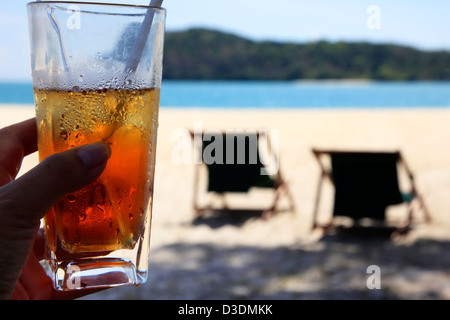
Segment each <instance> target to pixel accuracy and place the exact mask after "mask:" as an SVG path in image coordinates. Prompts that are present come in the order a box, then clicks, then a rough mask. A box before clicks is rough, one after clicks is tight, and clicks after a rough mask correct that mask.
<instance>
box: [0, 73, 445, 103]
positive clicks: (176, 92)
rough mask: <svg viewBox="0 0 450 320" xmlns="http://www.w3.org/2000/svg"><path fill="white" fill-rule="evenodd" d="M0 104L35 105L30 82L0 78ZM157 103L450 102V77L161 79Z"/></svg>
mask: <svg viewBox="0 0 450 320" xmlns="http://www.w3.org/2000/svg"><path fill="white" fill-rule="evenodd" d="M0 103H14V104H33V90H32V85H31V83H0ZM160 104H161V107H187V108H189V107H208V108H209V107H212V108H233V107H237V108H394V107H395V108H396V107H406V108H417V107H450V81H448V82H447V81H446V82H352V81H299V82H287V81H286V82H285V81H172V80H171V81H163V85H162V89H161V103H160Z"/></svg>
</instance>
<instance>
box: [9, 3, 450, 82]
mask: <svg viewBox="0 0 450 320" xmlns="http://www.w3.org/2000/svg"><path fill="white" fill-rule="evenodd" d="M27 2H29V1H26V0H6V1H2V9H1V11H0V80H2V81H8V80H17V81H30V80H31V77H30V66H29V45H28V24H27V23H28V22H27V15H26V8H25V5H26V3H27ZM97 2H116V3H117V2H123V3H132V4H146V2H147V1H142V0H135V1H133V0H121V1H116V0H107V1H97ZM372 5H375V6H376V7H377V8H379V13H380V15H379V19H378V20H377V21H378V22H379V27H380V28H379V29H370V28H368V26H367V21H368V20H369V19H370V18H371V16H372V15H373V11H372V13H368V12H367V9H368V8H369V7H370V6H372ZM163 6H164V7H165V8H166V9H167V23H166V26H167V30H168V31H173V30H183V29H187V28H190V27H208V28H214V29H217V30H222V31H227V32H232V33H234V34H238V35H242V36H244V37H247V38H250V39H255V40H277V41H292V42H306V41H316V40H319V39H325V40H330V41H341V40H342V41H369V42H375V43H384V42H389V43H397V44H404V45H409V46H413V47H416V48H419V49H425V50H436V49H446V50H450V36H449V32H450V19H449V12H450V1H447V0H368V1H366V0H342V1H336V0H272V1H268V0H222V1H212V0H165V1H164V3H163ZM372 21H373V20H372Z"/></svg>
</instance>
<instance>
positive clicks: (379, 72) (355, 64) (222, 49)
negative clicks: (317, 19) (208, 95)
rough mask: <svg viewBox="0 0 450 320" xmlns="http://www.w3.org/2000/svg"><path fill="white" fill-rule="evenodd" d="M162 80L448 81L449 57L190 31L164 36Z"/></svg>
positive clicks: (369, 46)
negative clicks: (256, 39)
mask: <svg viewBox="0 0 450 320" xmlns="http://www.w3.org/2000/svg"><path fill="white" fill-rule="evenodd" d="M164 78H165V79H221V80H295V79H344V78H350V79H374V80H450V52H449V51H434V52H429V51H419V50H416V49H413V48H408V47H403V46H397V45H391V44H381V45H379V44H370V43H365V42H352V43H346V42H336V43H330V42H325V41H319V42H313V43H306V44H297V43H280V42H268V41H267V42H255V41H250V40H248V39H244V38H240V37H238V36H235V35H231V34H227V33H223V32H217V31H212V30H206V29H191V30H187V31H182V32H168V33H167V34H166V40H165V49H164Z"/></svg>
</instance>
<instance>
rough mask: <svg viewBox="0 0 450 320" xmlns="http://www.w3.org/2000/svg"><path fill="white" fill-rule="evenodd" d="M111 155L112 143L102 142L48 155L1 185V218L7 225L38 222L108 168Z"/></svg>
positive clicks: (4, 226)
mask: <svg viewBox="0 0 450 320" xmlns="http://www.w3.org/2000/svg"><path fill="white" fill-rule="evenodd" d="M110 154H111V150H110V148H109V146H108V145H107V144H105V143H101V142H99V143H93V144H90V145H85V146H81V147H77V148H74V149H71V150H67V151H65V152H62V153H57V154H53V155H51V156H49V157H48V158H46V159H45V160H44V161H42V162H41V163H40V164H39V165H37V166H36V167H35V168H33V169H32V170H30V171H29V172H27V173H26V174H24V175H23V176H22V177H20V178H19V179H17V180H15V181H13V182H11V183H9V184H7V185H6V186H4V187H2V188H0V221H2V222H3V223H6V225H11V224H13V225H14V222H17V223H20V225H23V224H28V223H30V224H35V223H38V222H39V220H40V219H41V218H42V217H43V216H44V215H45V214H46V213H47V211H48V210H50V208H51V207H52V205H53V204H54V203H55V202H56V201H57V200H58V199H59V198H61V197H62V196H63V195H64V194H66V193H68V192H72V191H75V190H78V189H80V188H82V187H84V186H86V185H87V184H89V183H90V182H92V181H93V180H94V179H96V178H97V177H98V176H99V175H100V174H101V173H102V171H103V170H104V169H105V166H106V162H107V160H108V158H109V157H110ZM5 206H6V207H5ZM5 209H6V211H4V210H5ZM5 215H7V216H5ZM6 225H5V224H4V225H3V227H2V228H6Z"/></svg>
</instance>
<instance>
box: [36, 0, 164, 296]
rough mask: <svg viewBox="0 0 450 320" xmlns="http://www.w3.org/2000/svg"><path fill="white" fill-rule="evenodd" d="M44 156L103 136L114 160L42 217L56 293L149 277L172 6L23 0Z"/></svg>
mask: <svg viewBox="0 0 450 320" xmlns="http://www.w3.org/2000/svg"><path fill="white" fill-rule="evenodd" d="M27 9H28V17H29V29H30V41H31V66H32V78H33V87H34V99H35V105H36V118H37V126H38V149H39V159H40V161H42V160H43V159H45V158H46V157H48V156H50V155H51V154H53V153H57V152H62V151H64V150H67V149H71V148H74V147H76V146H79V145H84V144H89V143H93V142H98V141H103V142H105V143H108V144H109V145H110V147H111V152H112V155H111V158H110V159H109V161H108V164H107V166H106V169H105V170H104V172H103V173H102V175H101V176H100V177H99V178H98V179H97V180H95V181H94V182H92V183H91V184H90V185H88V186H87V187H85V188H83V189H81V190H79V191H76V192H73V193H69V194H66V195H65V196H64V197H63V198H61V199H60V200H59V201H58V202H57V203H56V204H55V205H54V206H53V208H52V209H51V211H50V212H48V213H47V215H46V216H45V218H44V219H43V226H44V230H45V235H46V243H47V247H48V250H47V257H46V259H45V260H44V261H43V265H44V268H45V269H46V270H47V273H48V274H49V275H50V276H51V277H52V279H53V282H54V286H55V288H56V289H58V290H76V289H82V288H97V287H110V286H117V285H124V284H134V285H140V284H142V283H144V282H145V281H146V280H147V272H148V271H147V269H148V252H149V246H150V239H149V238H150V222H151V215H152V200H153V180H154V172H155V152H156V135H157V129H158V111H159V95H160V88H161V74H162V56H163V41H164V28H165V16H166V12H165V10H164V9H162V8H156V7H146V6H132V5H113V4H99V3H97V4H95V3H82V2H57V1H42V2H32V3H29V4H28V5H27Z"/></svg>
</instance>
